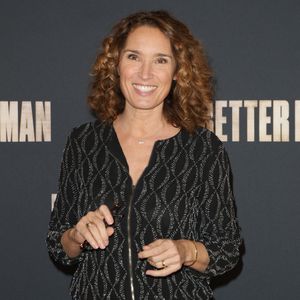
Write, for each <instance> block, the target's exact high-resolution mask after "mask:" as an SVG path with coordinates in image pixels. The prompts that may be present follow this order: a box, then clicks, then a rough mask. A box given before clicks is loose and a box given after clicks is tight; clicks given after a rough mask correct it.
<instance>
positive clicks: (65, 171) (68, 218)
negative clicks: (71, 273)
mask: <svg viewBox="0 0 300 300" xmlns="http://www.w3.org/2000/svg"><path fill="white" fill-rule="evenodd" d="M72 135H73V134H72V133H71V134H70V136H69V137H68V139H67V143H66V146H65V149H64V152H63V159H62V162H61V170H60V178H59V186H58V193H57V198H56V201H55V204H54V208H53V211H52V213H51V218H50V222H49V229H48V235H47V239H46V243H47V248H48V251H49V254H50V256H51V257H52V258H53V259H54V260H55V261H57V262H60V263H61V264H65V265H72V264H75V263H77V262H78V261H80V260H81V258H82V254H81V255H79V256H78V257H76V258H73V259H71V258H69V257H68V256H67V255H66V253H65V252H64V250H63V248H62V245H61V243H60V239H61V236H62V234H63V233H64V232H65V231H66V230H68V229H69V228H72V227H73V226H74V225H75V224H76V223H77V219H78V217H77V214H76V205H77V200H78V197H79V191H78V190H79V189H78V186H79V184H78V176H77V174H76V172H77V165H78V161H79V159H80V147H79V146H78V144H77V142H76V139H75V138H74V137H73V136H72Z"/></svg>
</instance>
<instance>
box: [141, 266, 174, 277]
mask: <svg viewBox="0 0 300 300" xmlns="http://www.w3.org/2000/svg"><path fill="white" fill-rule="evenodd" d="M178 270H179V268H178V267H176V266H174V265H173V266H172V265H171V266H169V267H166V268H163V269H159V270H147V271H146V275H149V276H153V277H165V276H168V275H170V274H172V273H174V272H176V271H178Z"/></svg>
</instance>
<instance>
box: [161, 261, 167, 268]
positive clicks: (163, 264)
mask: <svg viewBox="0 0 300 300" xmlns="http://www.w3.org/2000/svg"><path fill="white" fill-rule="evenodd" d="M161 264H162V266H163V268H165V267H166V266H167V265H166V264H165V261H164V260H162V261H161Z"/></svg>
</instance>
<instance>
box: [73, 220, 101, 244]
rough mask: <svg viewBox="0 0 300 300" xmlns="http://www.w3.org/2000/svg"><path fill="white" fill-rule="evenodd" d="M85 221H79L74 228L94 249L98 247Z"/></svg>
mask: <svg viewBox="0 0 300 300" xmlns="http://www.w3.org/2000/svg"><path fill="white" fill-rule="evenodd" d="M86 224H87V223H85V224H82V223H81V222H80V223H78V224H77V225H76V227H75V228H76V230H77V231H78V232H79V233H80V234H81V236H82V237H83V238H84V240H86V241H87V242H88V243H89V244H90V245H91V246H92V247H93V248H94V249H98V248H99V246H98V243H97V241H96V240H95V238H94V237H93V235H92V234H91V232H90V231H89V230H88V228H87V225H86Z"/></svg>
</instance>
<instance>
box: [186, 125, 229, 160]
mask: <svg viewBox="0 0 300 300" xmlns="http://www.w3.org/2000/svg"><path fill="white" fill-rule="evenodd" d="M191 138H192V139H193V140H195V141H196V142H197V143H200V144H201V145H202V147H203V148H204V149H206V150H207V152H209V153H212V154H213V153H218V152H219V151H225V147H224V144H223V143H222V141H221V140H220V139H219V138H218V137H217V136H216V135H215V134H214V133H213V132H212V131H210V130H209V129H207V128H203V127H199V128H197V129H196V131H195V133H194V134H192V135H191Z"/></svg>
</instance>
